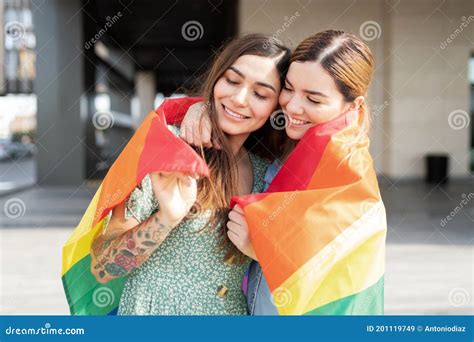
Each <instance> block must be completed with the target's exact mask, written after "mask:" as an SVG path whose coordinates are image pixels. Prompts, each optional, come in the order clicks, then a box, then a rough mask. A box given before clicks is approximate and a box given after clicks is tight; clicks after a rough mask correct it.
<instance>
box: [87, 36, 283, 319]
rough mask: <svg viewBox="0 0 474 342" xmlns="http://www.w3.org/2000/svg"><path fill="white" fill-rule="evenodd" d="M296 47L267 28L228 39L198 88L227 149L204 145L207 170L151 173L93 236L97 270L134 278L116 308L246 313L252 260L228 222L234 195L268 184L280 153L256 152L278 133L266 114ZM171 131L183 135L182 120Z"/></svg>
mask: <svg viewBox="0 0 474 342" xmlns="http://www.w3.org/2000/svg"><path fill="white" fill-rule="evenodd" d="M289 54H290V52H289V50H288V49H287V48H286V47H285V46H283V45H282V44H281V43H279V42H277V41H275V40H272V39H270V37H267V36H265V35H261V34H252V35H246V36H243V37H241V38H237V39H235V40H233V41H231V42H230V44H228V45H227V46H226V47H225V48H224V49H223V50H222V51H221V52H220V53H219V54H218V55H217V56H216V58H215V61H214V63H213V64H212V66H211V68H210V71H209V73H208V74H207V78H206V80H205V82H204V83H203V86H202V88H201V91H200V94H201V95H202V96H203V99H201V101H202V100H203V101H204V102H205V103H206V104H207V107H206V108H207V110H208V113H209V119H210V120H209V122H210V125H209V128H210V130H211V131H212V135H213V137H214V139H215V141H216V143H218V144H219V145H220V146H221V147H222V148H221V149H220V150H217V149H201V150H200V152H201V154H202V156H203V157H204V158H205V160H206V162H207V164H208V166H209V170H210V177H209V178H202V179H199V180H197V181H196V179H195V178H194V177H193V175H181V174H173V173H171V174H163V173H152V174H149V175H147V176H145V178H144V179H143V181H142V182H141V185H140V186H139V187H137V188H136V189H135V190H134V191H133V192H132V194H131V195H130V197H129V198H128V200H126V201H125V202H124V203H121V204H120V205H118V206H117V207H115V208H114V209H113V211H112V216H111V219H110V222H109V224H108V227H107V229H106V231H105V234H103V235H100V236H97V237H96V238H95V239H94V242H93V245H92V250H91V256H92V264H91V269H92V272H93V274H94V275H95V277H96V279H97V280H98V281H99V282H102V283H105V282H108V281H110V280H112V279H116V278H118V277H121V276H124V275H128V279H127V280H126V283H125V288H124V291H123V294H122V297H121V300H120V305H119V310H118V313H119V314H121V315H133V314H138V315H160V314H164V315H196V314H200V315H245V314H247V305H246V302H245V296H244V294H243V292H242V290H241V283H242V278H243V271H244V270H245V268H246V267H247V266H248V264H249V262H250V259H248V258H247V257H245V256H243V255H242V254H241V253H240V252H239V251H238V250H237V249H235V247H234V246H233V245H232V243H230V241H229V239H228V237H227V235H226V234H225V232H224V228H223V227H224V225H225V221H226V220H227V216H228V212H229V209H228V207H229V203H230V199H231V197H232V196H234V195H241V194H248V193H254V192H260V191H262V190H263V184H264V181H263V176H264V174H265V170H266V167H267V165H268V162H267V161H265V159H264V158H263V157H265V153H268V152H270V153H277V151H271V150H270V151H268V150H266V152H264V150H261V151H260V153H258V152H259V151H258V149H257V150H256V149H254V150H253V152H250V151H249V149H250V148H251V147H252V145H253V144H254V143H255V141H259V140H261V139H262V138H265V139H268V138H271V135H272V134H273V135H274V134H275V132H274V133H272V132H271V130H270V128H269V123H268V118H269V116H270V114H271V113H272V112H273V111H274V110H275V108H276V106H277V104H278V95H279V93H280V90H281V86H282V81H283V78H284V72H285V70H286V68H287V63H288V58H289ZM196 101H198V100H196ZM169 128H170V129H171V130H172V131H173V132H174V133H175V134H176V135H179V129H178V128H177V127H171V126H170V127H169ZM268 133H269V134H268ZM276 135H279V134H278V132H276ZM249 145H250V146H249ZM269 146H271V145H269ZM157 148H158V146H157ZM267 148H268V147H267ZM254 152H255V153H254ZM257 153H258V154H260V156H259V155H257ZM190 213H192V214H190Z"/></svg>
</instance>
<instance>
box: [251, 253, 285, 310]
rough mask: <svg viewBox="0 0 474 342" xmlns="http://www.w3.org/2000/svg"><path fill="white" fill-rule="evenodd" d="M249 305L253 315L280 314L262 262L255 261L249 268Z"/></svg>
mask: <svg viewBox="0 0 474 342" xmlns="http://www.w3.org/2000/svg"><path fill="white" fill-rule="evenodd" d="M247 306H248V309H249V313H250V315H252V316H261V315H278V310H277V308H276V307H275V305H274V304H273V298H272V295H271V293H270V289H269V287H268V284H267V281H266V280H265V277H264V275H263V272H262V268H261V267H260V264H259V263H258V262H256V261H253V262H252V263H251V264H250V266H249V270H248V285H247Z"/></svg>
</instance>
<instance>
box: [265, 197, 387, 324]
mask: <svg viewBox="0 0 474 342" xmlns="http://www.w3.org/2000/svg"><path fill="white" fill-rule="evenodd" d="M386 231H387V223H386V217H385V208H384V206H383V203H382V202H381V201H380V202H378V203H377V204H376V205H374V206H373V207H372V208H371V209H370V210H369V211H368V212H367V213H366V214H365V215H364V216H362V217H361V218H360V219H359V220H358V221H356V222H355V223H354V224H352V226H351V227H349V228H347V229H346V230H344V231H343V232H342V233H341V234H340V235H339V236H338V237H336V238H335V239H334V241H332V242H331V243H330V244H328V245H327V246H326V247H324V249H322V250H321V251H320V252H319V253H318V254H317V255H316V256H314V257H313V258H312V259H311V260H309V261H308V262H307V263H306V264H305V265H303V266H302V267H301V268H300V269H299V270H298V271H297V272H295V273H294V274H292V275H291V277H290V278H288V279H287V280H286V281H285V282H284V283H283V284H282V285H281V286H280V287H279V288H277V289H275V290H274V291H273V297H274V301H275V303H276V305H277V308H278V312H279V313H280V315H302V314H304V313H306V312H308V311H310V310H314V309H316V308H318V307H320V306H323V305H325V304H328V303H331V302H333V301H335V300H337V299H340V298H344V297H347V296H350V295H353V294H356V293H358V292H361V291H363V290H365V289H366V288H368V287H370V286H372V285H373V284H375V283H376V282H377V281H378V280H379V279H380V277H381V276H382V275H383V274H384V270H385V236H386Z"/></svg>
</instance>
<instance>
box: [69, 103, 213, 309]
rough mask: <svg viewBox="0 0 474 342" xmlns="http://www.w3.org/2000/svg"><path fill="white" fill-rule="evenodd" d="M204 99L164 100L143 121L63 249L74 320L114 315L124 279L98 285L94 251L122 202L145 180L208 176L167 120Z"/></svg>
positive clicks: (205, 167)
mask: <svg viewBox="0 0 474 342" xmlns="http://www.w3.org/2000/svg"><path fill="white" fill-rule="evenodd" d="M200 100H201V99H200V98H186V99H181V100H179V101H175V100H166V101H165V102H164V103H163V104H162V105H161V106H160V107H159V108H158V109H157V110H156V111H154V112H151V113H150V114H148V116H147V117H146V118H145V120H144V121H143V123H142V124H141V126H140V127H139V128H138V130H137V131H136V133H135V134H134V135H133V137H132V138H131V140H130V141H129V143H128V144H127V146H125V148H124V150H123V151H122V153H121V154H120V156H119V157H118V158H117V160H116V161H115V162H114V164H113V165H112V167H111V168H110V170H109V172H108V173H107V176H106V177H105V178H104V180H103V182H102V183H101V185H100V186H99V189H98V190H97V192H96V193H95V195H94V198H93V199H92V201H91V203H90V204H89V206H88V208H87V210H86V212H85V214H84V216H83V217H82V219H81V221H80V223H79V225H78V226H77V228H76V229H75V230H74V231H73V233H72V235H71V236H70V237H69V239H68V240H67V242H66V244H65V245H64V247H63V262H62V282H63V286H64V291H65V293H66V297H67V301H68V303H69V307H70V311H71V314H72V315H108V314H115V313H116V310H117V308H118V304H119V300H120V296H121V293H122V290H123V286H124V283H125V280H126V277H122V278H118V279H115V280H113V281H110V282H109V283H107V284H101V283H99V282H97V280H96V279H95V277H94V276H93V274H92V272H91V270H90V267H91V256H90V249H91V245H92V241H93V239H94V237H95V235H96V234H98V233H101V232H102V230H103V228H104V227H105V226H106V224H107V221H108V214H109V213H110V211H111V210H112V209H113V208H114V207H115V206H116V205H117V204H119V203H121V202H123V201H124V200H125V199H126V198H127V197H128V196H129V195H130V193H131V192H132V191H133V190H134V189H135V187H136V186H137V185H138V184H139V183H140V182H141V181H142V179H143V177H144V176H145V175H147V174H148V173H150V172H154V171H179V172H186V173H196V174H198V175H201V176H208V175H209V170H208V168H207V165H206V164H205V162H204V161H203V160H202V159H201V158H200V157H199V156H198V155H197V154H196V153H195V152H194V150H193V149H192V148H191V147H190V146H188V145H187V144H186V143H184V142H183V141H181V139H179V138H177V137H176V136H174V134H173V133H172V132H171V131H169V130H168V128H167V127H166V123H167V121H166V117H169V118H171V119H172V120H173V117H174V116H175V115H177V114H179V115H181V116H182V114H183V113H186V110H187V108H188V107H189V106H190V105H191V104H193V103H195V102H197V101H200Z"/></svg>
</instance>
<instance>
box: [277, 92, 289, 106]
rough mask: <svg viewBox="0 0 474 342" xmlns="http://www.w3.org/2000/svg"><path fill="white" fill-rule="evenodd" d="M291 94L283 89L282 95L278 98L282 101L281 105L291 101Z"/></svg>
mask: <svg viewBox="0 0 474 342" xmlns="http://www.w3.org/2000/svg"><path fill="white" fill-rule="evenodd" d="M290 98H291V95H290V94H289V93H288V92H287V91H286V90H282V91H281V93H280V97H279V98H278V102H279V103H280V106H281V107H285V106H286V105H287V104H288V102H290Z"/></svg>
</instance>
